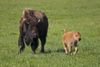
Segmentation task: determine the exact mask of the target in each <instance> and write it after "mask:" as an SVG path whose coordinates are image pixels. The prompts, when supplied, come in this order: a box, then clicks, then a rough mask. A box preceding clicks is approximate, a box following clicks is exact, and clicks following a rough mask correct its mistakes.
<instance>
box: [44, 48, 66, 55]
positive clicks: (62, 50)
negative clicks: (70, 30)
mask: <svg viewBox="0 0 100 67" xmlns="http://www.w3.org/2000/svg"><path fill="white" fill-rule="evenodd" d="M52 52H57V53H58V52H65V50H64V49H57V50H48V51H46V52H44V54H48V53H52Z"/></svg>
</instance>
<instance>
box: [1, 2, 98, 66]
mask: <svg viewBox="0 0 100 67" xmlns="http://www.w3.org/2000/svg"><path fill="white" fill-rule="evenodd" d="M24 8H33V9H36V10H41V11H43V12H45V14H46V15H47V16H48V21H49V29H48V36H47V42H46V44H45V53H39V51H40V48H41V45H40V42H39V47H38V48H37V50H36V54H35V55H34V54H32V50H31V47H30V46H26V47H25V50H24V51H23V52H22V53H21V54H20V55H18V37H19V21H20V17H21V15H22V11H23V9H24ZM64 28H66V29H67V30H68V31H75V32H76V31H79V32H80V33H81V37H82V40H81V41H80V42H78V48H79V51H78V53H77V54H76V55H72V56H71V55H66V54H65V52H64V49H63V44H62V35H63V34H64V32H62V31H61V30H62V29H64ZM72 52H74V48H73V49H72ZM0 67H100V1H99V0H0Z"/></svg>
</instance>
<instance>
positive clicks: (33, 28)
mask: <svg viewBox="0 0 100 67" xmlns="http://www.w3.org/2000/svg"><path fill="white" fill-rule="evenodd" d="M39 22H40V21H37V19H35V18H28V19H26V20H25V21H24V23H25V27H26V29H27V30H26V35H25V42H26V44H29V43H30V42H31V41H33V39H34V38H37V37H38V29H37V24H38V23H39Z"/></svg>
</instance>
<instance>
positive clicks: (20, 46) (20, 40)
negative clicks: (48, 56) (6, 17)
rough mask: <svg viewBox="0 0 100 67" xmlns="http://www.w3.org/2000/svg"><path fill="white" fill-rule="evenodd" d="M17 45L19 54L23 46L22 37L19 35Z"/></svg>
mask: <svg viewBox="0 0 100 67" xmlns="http://www.w3.org/2000/svg"><path fill="white" fill-rule="evenodd" d="M18 45H19V52H18V54H19V53H21V51H22V50H23V49H24V48H25V44H24V41H23V37H22V36H21V35H20V36H19V40H18Z"/></svg>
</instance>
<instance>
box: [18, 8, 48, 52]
mask: <svg viewBox="0 0 100 67" xmlns="http://www.w3.org/2000/svg"><path fill="white" fill-rule="evenodd" d="M19 30H20V35H19V40H18V45H19V52H18V53H21V51H22V50H23V49H24V48H25V44H24V40H25V43H26V44H27V45H29V44H30V43H31V48H32V51H33V53H35V50H36V48H37V47H38V38H40V40H41V50H40V52H44V45H45V43H46V36H47V30H48V18H47V16H46V15H45V13H43V12H41V11H38V10H34V9H29V8H26V9H24V10H23V14H22V17H21V20H20V26H19Z"/></svg>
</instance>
